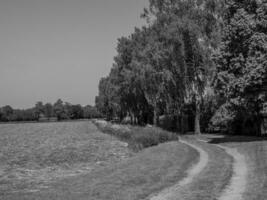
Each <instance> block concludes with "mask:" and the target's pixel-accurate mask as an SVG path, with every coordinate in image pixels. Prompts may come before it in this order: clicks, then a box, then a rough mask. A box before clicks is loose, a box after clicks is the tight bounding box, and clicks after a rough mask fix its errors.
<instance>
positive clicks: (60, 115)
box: [53, 99, 68, 120]
mask: <svg viewBox="0 0 267 200" xmlns="http://www.w3.org/2000/svg"><path fill="white" fill-rule="evenodd" d="M53 107H54V112H55V116H56V117H57V119H58V120H63V119H67V118H68V117H67V114H66V110H65V109H64V104H63V101H62V100H61V99H58V100H57V101H56V103H55V104H54V106H53Z"/></svg>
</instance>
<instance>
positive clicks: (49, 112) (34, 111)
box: [0, 99, 101, 122]
mask: <svg viewBox="0 0 267 200" xmlns="http://www.w3.org/2000/svg"><path fill="white" fill-rule="evenodd" d="M98 117H101V114H100V113H99V112H98V111H97V109H96V108H95V107H94V106H90V105H87V106H81V105H80V104H77V105H73V104H71V103H68V102H65V103H64V102H63V101H62V100H61V99H58V100H57V101H56V102H55V103H54V104H51V103H46V104H44V103H43V102H41V101H39V102H37V103H36V104H35V106H34V107H32V108H29V109H13V108H12V107H11V106H9V105H7V106H3V107H1V108H0V121H1V122H10V121H40V120H43V121H49V120H51V119H53V120H75V119H91V118H98Z"/></svg>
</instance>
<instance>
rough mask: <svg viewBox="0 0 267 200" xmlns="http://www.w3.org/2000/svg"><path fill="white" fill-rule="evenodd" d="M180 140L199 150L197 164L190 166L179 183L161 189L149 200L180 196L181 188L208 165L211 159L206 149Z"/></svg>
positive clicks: (168, 199)
mask: <svg viewBox="0 0 267 200" xmlns="http://www.w3.org/2000/svg"><path fill="white" fill-rule="evenodd" d="M179 142H181V143H183V144H186V145H188V146H190V147H192V148H193V149H195V150H196V151H198V152H199V161H198V163H197V164H195V165H194V166H192V167H191V168H189V170H187V176H186V177H184V178H183V179H182V180H181V181H179V182H178V183H177V184H175V185H173V186H171V187H169V188H166V189H164V190H163V191H161V192H160V193H158V194H157V195H154V196H152V197H149V198H148V199H149V200H171V199H174V198H179V190H180V189H181V188H182V187H184V186H186V185H188V184H190V183H191V182H192V181H193V179H194V178H195V177H196V176H197V175H198V174H199V173H200V172H201V171H202V170H203V169H204V168H205V167H206V165H207V164H208V161H209V155H208V153H207V152H206V151H204V150H203V149H202V148H200V147H199V146H197V145H194V144H191V143H189V142H187V141H184V140H179Z"/></svg>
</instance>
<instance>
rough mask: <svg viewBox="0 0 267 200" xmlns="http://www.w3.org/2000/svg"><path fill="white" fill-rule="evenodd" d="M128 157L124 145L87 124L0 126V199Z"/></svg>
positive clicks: (39, 187)
mask: <svg viewBox="0 0 267 200" xmlns="http://www.w3.org/2000/svg"><path fill="white" fill-rule="evenodd" d="M130 155H131V152H130V151H129V149H128V148H127V144H126V143H123V142H120V141H118V140H116V139H114V138H113V137H111V136H109V135H105V134H102V133H100V132H99V131H98V130H97V128H96V127H95V126H93V125H91V123H90V122H88V121H82V122H61V123H25V124H0V197H1V195H7V194H10V193H21V192H22V193H23V192H37V191H39V190H41V189H44V188H47V187H49V185H50V184H51V183H53V182H55V181H58V180H59V179H62V178H66V177H73V176H77V175H80V174H87V173H89V172H91V171H93V170H94V169H95V168H98V167H99V166H106V165H107V164H110V163H113V162H118V161H120V160H123V159H125V158H127V157H129V156H130ZM0 199H1V198H0Z"/></svg>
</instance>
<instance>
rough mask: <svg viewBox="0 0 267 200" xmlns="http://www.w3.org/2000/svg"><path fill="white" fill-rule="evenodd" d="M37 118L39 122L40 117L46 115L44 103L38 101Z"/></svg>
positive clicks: (36, 105)
mask: <svg viewBox="0 0 267 200" xmlns="http://www.w3.org/2000/svg"><path fill="white" fill-rule="evenodd" d="M34 109H35V118H36V119H37V120H38V119H39V117H40V115H41V114H44V105H43V102H41V101H38V102H37V103H36V104H35V107H34Z"/></svg>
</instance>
